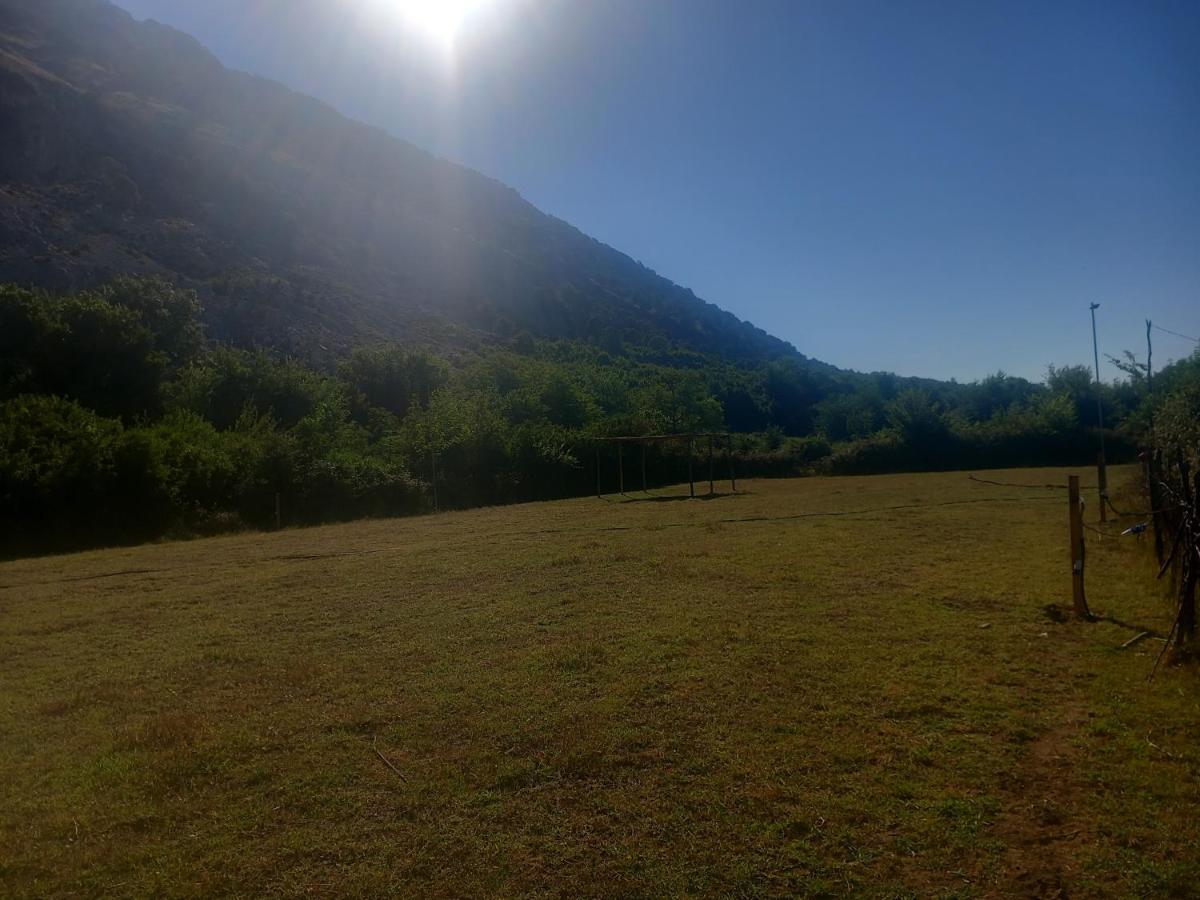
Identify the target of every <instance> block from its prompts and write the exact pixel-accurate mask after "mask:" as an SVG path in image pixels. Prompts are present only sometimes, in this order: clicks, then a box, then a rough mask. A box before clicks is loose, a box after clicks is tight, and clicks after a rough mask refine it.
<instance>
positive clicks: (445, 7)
mask: <svg viewBox="0 0 1200 900" xmlns="http://www.w3.org/2000/svg"><path fill="white" fill-rule="evenodd" d="M373 2H374V4H375V5H376V6H378V7H380V8H382V9H388V10H390V11H391V12H392V13H393V14H394V15H395V16H396V18H397V19H398V20H399V21H400V22H402V23H403V24H404V25H406V26H408V27H409V28H412V29H413V30H415V31H420V32H422V33H424V34H425V35H426V36H427V37H428V38H429V39H430V40H433V41H435V42H437V43H438V44H441V45H442V46H444V47H446V48H449V47H451V46H453V44H454V40H455V38H456V37H457V36H458V33H459V30H460V29H461V28H462V26H463V23H464V22H465V21H466V20H467V18H468V17H469V16H470V15H471V14H472V13H473V12H475V11H476V10H477V9H478V8H479V7H480V6H483V4H484V3H485V2H486V0H373Z"/></svg>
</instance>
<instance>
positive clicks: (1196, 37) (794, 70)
mask: <svg viewBox="0 0 1200 900" xmlns="http://www.w3.org/2000/svg"><path fill="white" fill-rule="evenodd" d="M118 2H119V3H120V5H122V6H124V7H125V8H126V9H128V10H129V11H130V12H132V13H133V14H134V15H136V16H138V17H139V18H147V17H149V18H155V19H158V20H159V21H162V22H166V23H168V24H171V25H175V26H176V27H179V28H181V29H183V30H185V31H188V32H189V33H191V34H193V35H195V36H196V37H197V38H198V39H200V40H201V41H202V42H203V43H204V44H206V45H207V46H208V47H209V48H210V49H211V50H212V51H213V52H214V53H216V55H217V56H218V57H220V58H221V60H222V61H223V62H225V63H226V64H227V65H230V66H232V67H234V68H238V69H243V70H247V71H252V72H255V73H257V74H261V75H265V76H267V77H270V78H274V79H277V80H279V81H282V82H284V83H285V84H288V85H289V86H291V87H293V88H295V89H297V90H301V91H303V92H305V93H309V94H312V95H314V96H317V97H320V98H321V99H323V100H326V101H328V102H329V103H331V104H333V105H334V106H336V107H337V108H339V109H340V110H342V111H343V112H345V113H346V114H348V115H350V116H352V117H354V118H357V119H361V120H364V121H367V122H369V123H371V124H374V125H379V126H381V127H383V128H385V129H386V130H388V131H389V132H391V133H393V134H395V135H397V136H399V137H402V138H405V139H407V140H410V141H412V142H413V143H415V144H417V145H419V146H421V147H424V148H426V149H428V150H430V151H432V152H435V153H437V154H439V155H442V156H445V157H448V158H450V159H454V160H457V161H460V162H462V163H464V164H466V165H468V166H471V167H472V168H475V169H478V170H479V171H481V172H483V173H485V174H487V175H489V176H492V177H494V178H497V179H499V180H501V181H503V182H505V183H507V184H509V185H511V186H513V187H515V188H516V189H517V190H519V191H520V192H521V193H522V194H523V195H524V196H525V197H526V198H528V199H529V200H530V201H531V202H532V203H534V204H535V205H537V206H538V207H539V208H541V209H543V210H545V211H547V212H549V213H552V214H554V215H556V216H559V217H561V218H563V219H566V220H567V221H569V222H571V223H572V224H574V225H576V226H578V227H579V228H581V229H582V230H584V231H586V232H588V233H589V234H592V235H594V236H595V237H597V238H599V239H601V240H603V241H605V242H607V243H609V244H611V245H613V246H614V247H616V248H618V249H620V250H622V251H624V252H626V253H628V254H629V255H631V256H633V257H635V258H637V259H640V260H641V261H642V262H644V263H646V264H647V265H649V266H652V267H653V268H655V269H656V270H658V271H659V272H660V273H661V274H663V275H665V276H667V277H668V278H671V279H672V280H674V281H676V282H679V283H680V284H683V285H686V286H687V287H690V288H692V289H693V290H694V291H695V292H696V293H697V294H698V295H699V296H701V297H704V298H705V299H707V300H710V301H712V302H714V303H717V304H719V305H720V306H723V307H725V308H726V309H729V310H731V311H733V312H734V313H736V314H738V315H739V316H741V317H742V318H746V319H749V320H751V321H753V322H754V323H755V324H758V325H760V326H761V327H763V328H765V329H767V330H768V331H770V332H772V333H773V334H776V335H778V336H780V337H782V338H785V339H787V340H789V341H791V342H792V343H793V344H795V345H796V346H797V347H798V348H799V349H800V350H801V351H802V352H804V353H806V354H808V355H810V356H815V357H817V358H819V359H823V360H825V361H827V362H831V363H834V364H835V365H839V366H844V367H848V368H855V369H860V370H876V369H886V370H891V371H896V372H899V373H901V374H906V375H926V376H932V377H941V378H950V377H956V378H958V379H959V380H972V379H975V378H979V377H982V376H984V375H986V374H988V373H989V372H994V371H996V370H998V369H1004V370H1005V371H1008V372H1010V373H1014V374H1019V375H1024V376H1026V377H1030V378H1034V379H1040V378H1041V377H1042V375H1043V374H1044V372H1045V367H1046V365H1047V364H1048V363H1055V364H1065V363H1073V362H1090V360H1091V332H1090V325H1089V319H1088V312H1087V307H1088V304H1089V303H1091V302H1098V303H1100V304H1101V309H1100V310H1099V316H1100V319H1099V325H1100V339H1101V352H1102V353H1103V352H1105V351H1107V352H1111V353H1114V354H1116V353H1118V352H1119V351H1120V350H1121V349H1123V348H1129V349H1135V350H1137V351H1138V352H1139V353H1141V352H1143V351H1144V346H1145V336H1144V330H1145V326H1144V320H1145V319H1146V318H1147V317H1149V318H1152V319H1154V320H1155V322H1156V323H1158V324H1161V325H1163V326H1165V327H1167V328H1170V329H1172V330H1175V331H1180V332H1183V333H1186V334H1190V335H1193V336H1196V337H1200V54H1198V53H1197V52H1196V47H1197V46H1198V45H1200V3H1197V2H1195V0H1184V2H1158V0H1136V2H1135V0H1130V2H1105V0H1087V2H1079V3H1075V2H1067V0H1056V2H1045V0H1033V2H1027V0H1003V2H1001V0H995V2H990V0H962V2H960V0H942V2H936V3H935V2H925V0H904V2H898V0H830V2H808V0H779V2H775V0H721V2H718V0H490V2H486V3H485V4H484V6H483V8H482V9H481V10H480V11H479V12H478V13H477V14H476V15H474V16H473V17H472V18H471V19H469V20H468V21H467V23H466V24H465V26H464V29H463V31H462V32H461V34H460V36H459V40H458V42H457V44H456V47H455V50H454V52H453V54H452V55H448V54H446V53H445V52H444V51H443V49H442V48H440V47H438V46H436V45H435V44H434V43H431V42H430V41H428V40H427V39H426V37H425V36H424V35H422V34H419V33H416V32H413V31H412V30H411V29H408V28H406V27H405V26H404V25H403V24H402V22H401V20H400V18H399V17H398V16H396V15H394V14H393V13H392V12H391V11H390V8H391V7H394V6H395V5H396V3H397V2H401V0H118ZM1194 347H1195V345H1194V344H1191V343H1189V342H1188V341H1185V340H1182V339H1179V338H1173V337H1171V336H1169V335H1166V334H1163V333H1161V332H1160V333H1156V336H1155V359H1156V362H1164V361H1166V360H1167V359H1169V358H1178V357H1181V356H1184V355H1187V354H1188V353H1189V352H1191V350H1192V349H1193V348H1194ZM1112 374H1115V372H1114V370H1112V369H1111V367H1107V366H1106V377H1108V376H1110V375H1112Z"/></svg>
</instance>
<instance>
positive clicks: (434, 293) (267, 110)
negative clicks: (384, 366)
mask: <svg viewBox="0 0 1200 900" xmlns="http://www.w3.org/2000/svg"><path fill="white" fill-rule="evenodd" d="M0 130H2V131H3V133H4V134H6V135H8V136H9V137H8V139H7V143H8V145H9V146H8V147H7V148H6V152H5V154H4V155H3V156H2V157H0V280H7V281H17V282H21V283H27V284H37V285H43V286H46V287H51V288H55V289H74V288H79V287H82V286H86V285H89V284H91V283H94V282H96V281H99V280H102V279H104V278H106V277H108V276H110V275H112V274H114V273H119V272H134V273H139V272H145V273H152V272H158V273H163V274H167V275H170V276H172V277H175V278H178V279H179V280H180V281H182V282H183V283H185V284H187V285H189V286H192V287H195V288H196V289H197V290H198V291H199V292H200V294H201V297H202V299H203V301H204V303H205V306H206V308H207V309H208V317H209V324H210V329H211V332H212V333H213V335H214V336H216V337H218V338H221V339H227V340H233V341H236V342H241V343H264V344H271V345H276V346H281V347H283V348H285V349H288V350H292V351H295V352H303V353H312V352H313V351H314V350H316V348H328V349H329V350H331V351H336V350H338V349H343V348H345V347H347V346H349V345H351V344H353V343H356V342H361V341H362V340H365V339H370V338H378V337H389V338H397V339H401V340H414V341H418V342H425V343H434V344H439V343H462V342H467V343H471V342H474V341H477V340H479V339H486V338H487V337H488V336H497V337H500V338H508V337H511V336H513V335H515V334H518V333H520V332H522V331H528V332H530V333H532V334H534V335H538V336H545V337H552V338H557V337H563V338H575V339H585V340H591V341H594V342H598V343H610V342H611V343H615V342H616V341H619V340H636V341H637V342H638V343H646V342H648V341H652V340H654V339H656V338H658V339H662V340H664V341H667V342H670V343H672V344H677V345H679V346H682V347H686V348H690V349H694V350H698V351H702V352H709V353H718V354H721V355H724V356H727V357H730V358H744V359H764V358H769V357H773V356H778V355H792V354H794V353H795V351H794V349H793V348H792V347H791V346H790V345H789V344H787V343H785V342H783V341H780V340H778V339H776V338H773V337H771V336H769V335H767V334H766V333H765V332H763V331H761V330H760V329H758V328H755V327H754V326H752V325H749V324H747V323H744V322H741V321H739V320H738V319H737V318H736V317H735V316H733V315H731V314H730V313H727V312H724V311H722V310H720V309H718V308H717V307H715V306H713V305H712V304H709V303H706V302H704V301H702V300H699V299H698V298H696V297H695V296H694V295H693V294H692V292H691V291H688V290H686V289H684V288H681V287H679V286H677V285H675V284H673V283H671V282H670V281H668V280H666V279H664V278H661V277H660V276H658V275H656V274H655V273H653V272H652V271H650V270H649V269H646V268H645V267H643V266H641V265H640V264H638V263H636V262H635V261H634V260H632V259H630V258H629V257H628V256H626V255H624V254H622V253H619V252H618V251H616V250H613V249H612V248H610V247H607V246H605V245H603V244H601V243H599V242H598V241H595V240H593V239H592V238H589V237H587V236H586V235H584V234H582V233H581V232H580V231H578V230H577V229H575V228H573V227H571V226H570V225H568V224H566V223H564V222H562V221H560V220H558V219H555V218H554V217H552V216H548V215H546V214H544V213H541V212H540V211H538V210H537V209H536V208H534V207H533V206H532V205H531V204H529V203H527V202H526V201H524V200H523V199H521V198H520V196H519V195H518V194H517V193H516V192H515V191H513V190H512V189H510V188H508V187H505V186H504V185H501V184H500V183H498V182H496V181H494V180H491V179H488V178H486V177H484V176H482V175H480V174H478V173H476V172H473V171H470V170H468V169H465V168H463V167H460V166H456V165H453V164H451V163H448V162H445V161H443V160H439V159H436V158H435V157H433V156H431V155H429V154H427V153H425V152H424V151H421V150H419V149H417V148H416V147H413V146H412V145H410V144H407V143H405V142H403V141H400V140H397V139H395V138H392V137H390V136H388V135H387V134H385V133H384V132H382V131H380V130H378V129H374V128H370V127H368V126H365V125H362V124H359V123H355V122H352V121H350V120H349V119H346V118H345V117H343V116H341V115H340V114H338V113H337V112H336V111H334V110H333V109H332V108H330V107H328V106H326V105H324V104H322V103H320V102H318V101H316V100H313V99H311V98H309V97H305V96H303V95H300V94H297V93H294V92H292V91H290V90H288V89H287V88H285V87H283V86H281V85H279V84H276V83H274V82H270V81H267V80H265V79H262V78H257V77H254V76H250V75H246V74H242V73H237V72H232V71H229V70H226V69H225V68H224V67H223V66H222V65H221V64H220V62H219V61H218V60H217V59H216V58H215V57H214V56H212V54H210V53H209V52H208V51H207V50H205V49H204V48H203V47H202V46H201V45H200V44H199V43H198V42H196V41H195V40H194V39H192V38H191V37H189V36H187V35H184V34H182V33H180V32H178V31H175V30H173V29H171V28H168V27H166V26H163V25H159V24H157V23H153V22H145V23H141V22H137V21H136V20H134V19H133V18H132V17H131V16H129V15H128V14H126V13H124V12H123V11H121V10H119V9H117V8H116V7H113V6H112V5H111V4H109V3H107V2H104V0H46V2H41V3H37V4H30V3H28V2H26V0H0Z"/></svg>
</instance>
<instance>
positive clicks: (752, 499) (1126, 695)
mask: <svg viewBox="0 0 1200 900" xmlns="http://www.w3.org/2000/svg"><path fill="white" fill-rule="evenodd" d="M993 477H995V478H996V479H997V480H1012V481H1020V482H1031V483H1042V482H1055V483H1059V482H1062V483H1065V477H1066V476H1065V471H1058V470H1040V471H1020V472H1010V473H1000V474H998V475H995V476H993ZM1125 477H1128V474H1126V476H1125ZM1085 483H1086V480H1085ZM745 487H746V488H747V489H748V492H747V493H745V494H743V495H739V496H724V497H718V498H716V499H713V500H707V501H695V502H675V501H667V500H664V501H660V502H649V501H647V502H615V501H614V500H610V501H608V502H605V501H600V500H597V499H594V498H593V499H585V500H574V501H566V502H560V503H550V504H534V505H527V506H516V507H508V508H498V509H489V510H480V511H473V512H464V513H454V514H446V515H440V516H435V517H428V518H423V519H403V520H394V521H374V522H368V523H361V524H354V525H346V526H337V527H328V528H315V529H310V530H298V531H287V532H282V533H277V534H268V535H250V536H241V537H232V538H218V539H211V540H204V541H196V542H192V543H177V544H163V545H157V546H150V547H144V548H139V549H122V550H112V551H104V552H95V553H86V554H79V555H75V556H68V557H58V558H50V559H42V560H30V561H19V562H12V563H6V564H3V565H0V647H2V648H3V649H2V654H3V655H2V657H0V674H2V678H0V739H2V740H0V784H2V785H3V788H2V793H3V804H2V806H0V894H4V895H6V896H13V897H23V896H28V897H35V896H36V897H42V896H70V895H75V896H97V895H105V896H146V895H156V896H201V895H204V896H211V895H222V894H225V895H240V896H264V895H275V896H302V895H322V894H324V895H331V896H354V895H360V896H378V895H384V894H397V895H410V896H423V897H437V896H512V895H531V896H571V897H577V896H605V897H662V896H677V895H720V896H767V895H774V896H787V895H805V896H841V895H846V894H850V893H853V894H860V895H867V896H881V897H882V896H889V897H892V896H962V897H966V896H994V895H1006V894H1007V895H1022V896H1032V895H1039V896H1053V895H1055V894H1056V893H1060V894H1066V893H1070V894H1071V895H1072V896H1080V895H1083V896H1086V895H1100V894H1114V895H1144V896H1195V895H1196V891H1197V885H1200V865H1198V863H1197V860H1198V859H1200V838H1198V835H1200V822H1198V821H1197V819H1196V816H1195V811H1196V809H1197V808H1200V806H1198V804H1197V801H1200V788H1198V786H1197V770H1198V763H1200V750H1198V745H1197V737H1198V736H1200V734H1198V725H1197V723H1198V722H1200V694H1198V692H1197V680H1196V673H1195V672H1194V671H1193V670H1190V669H1187V668H1165V669H1162V670H1160V672H1159V674H1158V676H1157V678H1156V680H1155V681H1154V682H1152V683H1147V681H1146V676H1147V674H1148V673H1149V671H1150V668H1151V666H1152V664H1153V661H1154V657H1155V656H1156V655H1157V653H1158V651H1159V648H1161V646H1162V644H1161V643H1160V642H1157V641H1155V640H1153V639H1148V640H1144V641H1142V642H1141V643H1139V644H1137V645H1135V647H1133V648H1131V649H1127V650H1121V649H1118V648H1119V646H1120V644H1121V643H1122V642H1124V641H1125V640H1126V639H1128V638H1129V637H1130V636H1132V635H1133V634H1135V633H1136V630H1135V629H1141V628H1147V629H1153V630H1155V631H1157V632H1158V633H1160V634H1165V633H1166V631H1167V630H1168V628H1169V627H1170V609H1169V606H1168V604H1167V603H1166V601H1165V600H1164V599H1163V598H1162V597H1161V596H1160V595H1159V593H1157V591H1156V588H1155V587H1154V585H1153V584H1152V573H1151V571H1150V567H1149V562H1148V560H1147V559H1146V555H1145V554H1144V553H1143V552H1142V550H1143V549H1144V548H1139V547H1138V546H1137V545H1136V542H1134V541H1132V540H1131V539H1128V538H1126V539H1121V540H1117V539H1114V538H1105V539H1103V540H1099V539H1098V538H1097V536H1096V535H1095V534H1091V533H1089V566H1088V590H1089V596H1090V599H1091V602H1092V607H1093V610H1094V611H1096V612H1100V613H1105V614H1108V615H1109V616H1111V617H1112V618H1115V619H1119V620H1120V621H1121V622H1123V623H1126V625H1120V624H1115V623H1113V622H1111V621H1101V622H1096V623H1091V624H1084V623H1078V622H1074V621H1070V620H1068V621H1058V619H1060V618H1061V616H1060V615H1059V614H1058V613H1059V610H1058V608H1057V607H1059V606H1063V605H1065V604H1069V597H1070V583H1069V564H1068V563H1067V561H1066V557H1067V551H1066V524H1067V523H1066V508H1065V507H1066V502H1065V496H1063V493H1064V492H1057V491H1047V490H1038V489H1019V488H1001V487H994V486H985V485H981V484H978V483H974V482H971V481H969V480H968V479H967V478H966V476H965V475H963V474H940V475H920V476H886V477H876V478H841V479H815V478H814V479H806V480H795V481H778V482H752V483H749V484H747V485H745ZM634 496H637V495H634ZM888 507H901V508H888ZM826 513H834V514H835V515H825V514H826ZM847 513H849V514H847ZM1089 518H1094V517H1093V516H1089ZM1129 626H1132V627H1129ZM377 751H378V753H381V754H383V755H384V756H385V757H386V758H387V759H388V760H389V761H391V763H392V764H393V765H394V766H395V767H396V769H397V770H399V772H400V774H399V775H398V774H397V773H396V772H395V771H393V770H392V769H391V768H389V767H388V766H387V765H385V764H384V762H383V761H381V759H380V758H379V756H378V755H377Z"/></svg>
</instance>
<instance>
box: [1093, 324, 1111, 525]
mask: <svg viewBox="0 0 1200 900" xmlns="http://www.w3.org/2000/svg"><path fill="white" fill-rule="evenodd" d="M1099 308H1100V304H1099V303H1093V304H1092V305H1091V307H1090V309H1091V311H1092V356H1093V358H1094V359H1095V361H1096V424H1097V425H1098V426H1099V428H1100V521H1101V522H1105V521H1107V520H1108V513H1107V510H1106V509H1105V507H1106V506H1107V505H1108V471H1107V468H1108V467H1107V464H1106V462H1105V459H1104V397H1103V394H1102V391H1101V388H1102V385H1101V383H1100V344H1099V342H1098V341H1097V340H1096V310H1098V309H1099Z"/></svg>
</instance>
